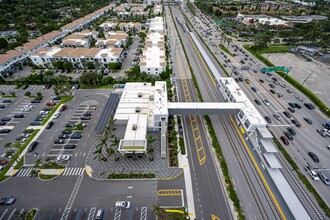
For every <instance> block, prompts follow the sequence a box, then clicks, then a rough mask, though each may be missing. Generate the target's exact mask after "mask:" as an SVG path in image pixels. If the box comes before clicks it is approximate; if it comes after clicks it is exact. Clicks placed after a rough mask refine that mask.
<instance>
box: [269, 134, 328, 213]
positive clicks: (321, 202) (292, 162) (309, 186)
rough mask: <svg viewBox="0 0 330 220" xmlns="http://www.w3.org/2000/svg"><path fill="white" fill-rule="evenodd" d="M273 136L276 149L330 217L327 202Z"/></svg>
mask: <svg viewBox="0 0 330 220" xmlns="http://www.w3.org/2000/svg"><path fill="white" fill-rule="evenodd" d="M273 137H274V142H275V144H276V145H277V147H278V149H279V150H280V151H281V153H282V154H283V156H284V157H285V159H286V160H287V161H288V162H289V164H290V165H291V167H292V168H293V170H294V171H295V172H296V173H297V175H298V177H299V179H300V180H301V182H302V183H303V184H305V186H306V188H307V189H308V190H309V191H310V192H311V193H312V194H313V195H314V197H315V199H316V201H317V203H318V204H319V206H320V207H321V208H322V209H323V211H324V212H325V214H326V215H327V216H328V217H330V209H329V207H328V206H327V204H326V203H325V202H324V201H323V199H322V198H321V196H320V195H319V194H318V193H317V192H316V190H315V189H314V187H313V186H312V184H311V183H310V182H309V181H308V180H307V178H306V177H305V176H304V175H303V174H301V172H300V171H299V168H298V166H297V164H296V163H295V162H294V160H293V159H292V158H291V156H290V155H289V154H288V152H287V151H286V150H285V148H284V147H283V146H282V145H281V144H280V142H279V141H278V140H277V138H276V137H275V136H274V134H273Z"/></svg>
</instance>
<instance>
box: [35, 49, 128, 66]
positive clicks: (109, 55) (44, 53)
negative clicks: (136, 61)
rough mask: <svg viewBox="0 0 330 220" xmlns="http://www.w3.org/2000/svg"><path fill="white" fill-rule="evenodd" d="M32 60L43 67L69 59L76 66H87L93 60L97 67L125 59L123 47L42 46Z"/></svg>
mask: <svg viewBox="0 0 330 220" xmlns="http://www.w3.org/2000/svg"><path fill="white" fill-rule="evenodd" d="M30 59H31V61H32V62H33V63H34V64H35V65H37V66H42V67H48V68H53V67H54V63H56V62H57V61H59V60H61V61H67V62H70V63H72V64H73V66H74V67H75V68H85V67H86V63H87V62H92V63H93V64H94V65H95V66H96V67H98V68H103V67H107V65H108V64H109V63H112V62H114V63H118V62H122V60H123V49H122V48H114V47H108V48H105V49H101V48H75V49H72V48H60V47H46V48H41V49H40V50H38V51H36V52H35V53H33V54H32V55H31V56H30Z"/></svg>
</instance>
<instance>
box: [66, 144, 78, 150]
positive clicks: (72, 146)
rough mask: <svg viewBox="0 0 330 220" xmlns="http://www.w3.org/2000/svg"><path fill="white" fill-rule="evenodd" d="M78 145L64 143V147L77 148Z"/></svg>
mask: <svg viewBox="0 0 330 220" xmlns="http://www.w3.org/2000/svg"><path fill="white" fill-rule="evenodd" d="M76 147H77V145H76V144H67V145H64V149H75V148H76Z"/></svg>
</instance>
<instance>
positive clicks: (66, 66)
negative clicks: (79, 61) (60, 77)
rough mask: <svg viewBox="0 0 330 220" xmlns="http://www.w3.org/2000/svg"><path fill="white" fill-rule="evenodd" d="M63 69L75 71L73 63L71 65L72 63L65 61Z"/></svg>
mask: <svg viewBox="0 0 330 220" xmlns="http://www.w3.org/2000/svg"><path fill="white" fill-rule="evenodd" d="M63 69H65V70H69V71H71V70H72V69H73V65H72V63H70V62H68V61H65V62H64V63H63Z"/></svg>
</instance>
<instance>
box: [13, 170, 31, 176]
mask: <svg viewBox="0 0 330 220" xmlns="http://www.w3.org/2000/svg"><path fill="white" fill-rule="evenodd" d="M32 170H33V168H22V169H20V171H18V173H17V174H16V175H15V176H16V177H29V176H30V173H31V171H32Z"/></svg>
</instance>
